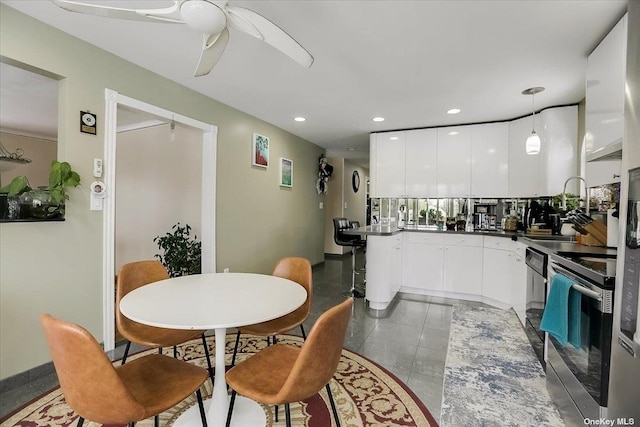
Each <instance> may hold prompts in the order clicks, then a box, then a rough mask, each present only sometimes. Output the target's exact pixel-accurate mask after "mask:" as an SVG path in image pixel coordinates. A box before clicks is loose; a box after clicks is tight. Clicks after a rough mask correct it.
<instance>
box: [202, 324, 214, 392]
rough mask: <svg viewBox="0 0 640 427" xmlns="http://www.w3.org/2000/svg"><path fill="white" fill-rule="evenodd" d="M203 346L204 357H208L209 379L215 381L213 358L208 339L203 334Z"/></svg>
mask: <svg viewBox="0 0 640 427" xmlns="http://www.w3.org/2000/svg"><path fill="white" fill-rule="evenodd" d="M202 346H203V347H204V355H205V356H206V357H207V366H208V367H209V377H210V378H211V381H213V367H212V366H211V356H209V346H208V345H207V337H205V336H204V332H203V333H202Z"/></svg>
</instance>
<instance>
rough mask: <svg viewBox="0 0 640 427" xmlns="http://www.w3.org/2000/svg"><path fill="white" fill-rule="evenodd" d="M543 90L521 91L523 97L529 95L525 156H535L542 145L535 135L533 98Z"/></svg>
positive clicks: (530, 89) (533, 88)
mask: <svg viewBox="0 0 640 427" xmlns="http://www.w3.org/2000/svg"><path fill="white" fill-rule="evenodd" d="M543 90H544V88H543V87H530V88H529V89H525V90H523V91H522V94H523V95H531V110H532V114H531V119H532V122H533V123H532V126H531V135H529V137H528V138H527V142H526V144H525V149H526V150H527V154H529V155H536V154H538V153H539V152H540V146H541V145H542V144H541V142H540V137H539V136H538V134H537V133H536V107H535V102H534V97H535V94H536V93H540V92H542V91H543Z"/></svg>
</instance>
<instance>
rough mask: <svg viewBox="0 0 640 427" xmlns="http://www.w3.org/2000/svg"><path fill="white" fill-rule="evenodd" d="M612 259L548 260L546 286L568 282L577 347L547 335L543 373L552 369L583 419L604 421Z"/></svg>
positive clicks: (608, 354)
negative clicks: (576, 305) (576, 310)
mask: <svg viewBox="0 0 640 427" xmlns="http://www.w3.org/2000/svg"><path fill="white" fill-rule="evenodd" d="M615 263H616V261H615V258H597V257H593V256H575V257H562V256H558V255H555V254H554V255H551V257H550V261H549V265H548V280H549V283H551V280H553V276H554V275H556V274H561V275H563V276H565V277H568V278H569V279H571V281H572V282H573V283H574V284H573V287H572V288H573V289H574V290H576V291H578V292H579V295H580V297H581V299H580V315H579V324H580V325H579V327H580V347H579V348H576V347H574V346H573V345H572V344H567V345H565V346H562V345H561V344H560V343H559V342H558V341H557V340H556V339H555V338H554V337H552V336H551V335H549V334H547V338H546V340H547V341H546V342H547V367H548V368H547V372H548V369H549V368H551V369H553V371H554V373H555V374H556V375H557V377H558V378H559V379H560V382H561V383H562V385H563V387H564V389H565V391H566V392H567V393H568V395H569V397H570V398H571V400H572V401H573V403H574V404H575V406H576V409H577V410H578V411H579V412H580V414H581V416H582V417H583V419H586V418H590V419H599V418H600V417H605V416H606V409H607V404H608V396H609V394H608V389H609V366H610V360H611V337H612V327H613V301H614V299H613V298H614V286H615Z"/></svg>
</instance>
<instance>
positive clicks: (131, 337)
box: [116, 260, 213, 378]
mask: <svg viewBox="0 0 640 427" xmlns="http://www.w3.org/2000/svg"><path fill="white" fill-rule="evenodd" d="M168 278H169V274H168V273H167V270H166V268H164V266H163V265H162V264H161V263H160V262H158V261H153V260H149V261H136V262H131V263H128V264H125V265H123V266H122V269H121V270H120V273H119V274H118V282H117V289H116V326H117V327H118V331H119V332H120V334H121V335H122V336H123V337H125V338H126V339H127V340H128V342H127V347H126V348H125V351H124V356H123V357H122V364H123V365H124V363H125V362H126V361H127V355H128V354H129V349H130V348H131V343H132V342H135V343H138V344H141V345H144V346H148V347H158V352H159V353H161V352H162V347H173V356H174V357H176V356H177V354H176V345H178V344H182V343H183V342H186V341H190V340H192V339H195V338H201V339H202V345H203V346H204V352H205V355H206V357H207V364H208V366H209V376H210V377H211V378H213V368H212V366H211V357H210V356H209V348H208V346H207V341H206V338H205V336H204V332H205V331H202V330H181V329H165V328H157V327H154V326H147V325H143V324H142V323H138V322H134V321H133V320H131V319H129V318H128V317H126V316H124V315H123V314H122V313H121V312H120V300H121V299H122V298H124V296H125V295H127V294H128V293H129V292H131V291H133V290H134V289H137V288H139V287H141V286H145V285H148V284H149V283H153V282H157V281H160V280H164V279H168Z"/></svg>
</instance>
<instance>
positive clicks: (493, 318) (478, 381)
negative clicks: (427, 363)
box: [440, 304, 564, 427]
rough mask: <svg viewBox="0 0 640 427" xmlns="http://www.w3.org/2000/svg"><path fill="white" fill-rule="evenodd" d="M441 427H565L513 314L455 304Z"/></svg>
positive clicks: (509, 311)
mask: <svg viewBox="0 0 640 427" xmlns="http://www.w3.org/2000/svg"><path fill="white" fill-rule="evenodd" d="M440 424H441V425H442V426H446V427H459V426H465V427H475V426H482V427H490V426H491V427H493V426H495V427H506V426H517V427H528V426H536V427H538V426H546V427H556V426H564V422H563V421H562V418H561V417H560V413H559V412H558V410H557V408H556V407H555V405H554V404H553V402H552V400H551V397H550V396H549V392H548V391H547V386H546V377H545V373H544V371H543V370H542V366H541V365H540V362H539V361H538V359H537V358H536V355H535V353H534V351H533V348H532V347H531V345H530V344H529V340H528V339H527V336H526V334H525V331H524V329H523V327H522V324H521V323H520V321H519V320H518V317H517V315H516V313H515V312H514V311H513V310H500V309H497V308H493V307H488V306H479V305H467V304H456V305H455V306H454V309H453V317H452V320H451V332H450V335H449V349H448V351H447V360H446V362H445V371H444V388H443V396H442V412H441V415H440Z"/></svg>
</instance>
